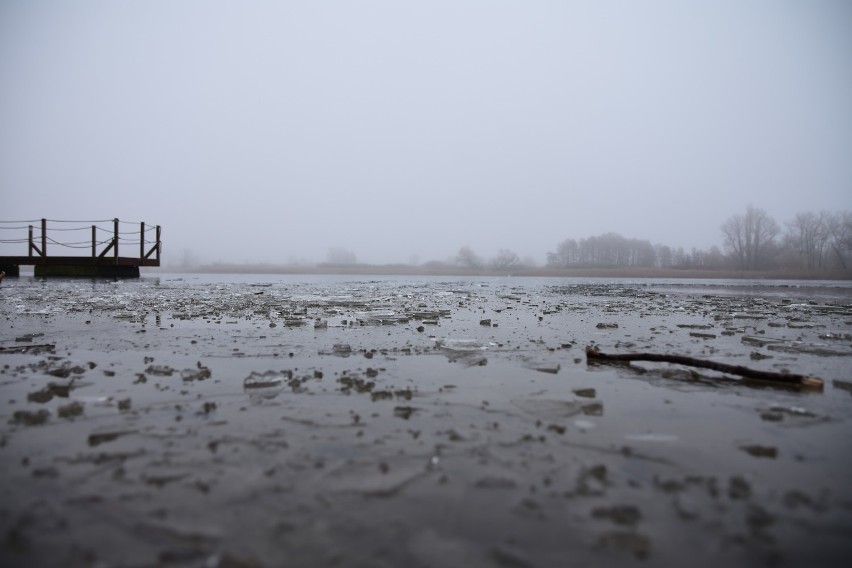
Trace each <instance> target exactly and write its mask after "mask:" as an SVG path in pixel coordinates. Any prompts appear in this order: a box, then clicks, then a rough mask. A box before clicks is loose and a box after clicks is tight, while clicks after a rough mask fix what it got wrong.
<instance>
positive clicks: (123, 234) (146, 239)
mask: <svg viewBox="0 0 852 568" xmlns="http://www.w3.org/2000/svg"><path fill="white" fill-rule="evenodd" d="M72 223H73V224H77V225H81V226H76V227H71V226H60V227H57V226H55V225H56V224H63V225H68V224H72ZM83 223H86V224H87V225H82V224H83ZM99 223H101V224H103V223H110V226H108V227H104V226H100V225H98V224H99ZM121 225H135V227H136V230H119V227H120V226H121ZM0 231H3V232H2V233H0V235H2V237H3V238H2V239H0V245H20V244H24V243H26V244H27V245H28V246H27V252H26V255H19V256H18V258H21V256H26V257H28V258H35V259H38V258H47V257H48V253H47V248H48V245H50V247H51V248H53V247H59V248H62V249H91V256H92V257H93V258H94V257H98V258H103V257H106V256H107V254H108V253H111V254H110V256H112V257H114V258H116V259H117V258H118V257H119V250H121V251H122V252H125V251H134V253H133V254H126V252H125V257H130V258H139V259H140V260H148V259H150V258H151V257H152V256H153V257H154V258H155V259H156V260H157V261H158V262H159V260H160V254H161V251H162V242H161V241H160V231H161V229H160V226H159V225H150V224H147V223H145V222H142V221H140V222H137V223H134V222H132V221H120V220H119V219H101V220H96V221H70V220H62V219H38V220H33V221H26V220H25V221H21V220H13V221H0ZM73 231H90V232H91V239H90V240H80V239H79V238H77V239H73V240H71V239H66V238H62V237H61V236H60V235H65V234H67V233H69V232H73ZM104 247H105V248H104ZM128 247H129V248H128ZM99 249H101V250H100V251H99ZM4 252H5V251H4ZM137 253H138V256H137Z"/></svg>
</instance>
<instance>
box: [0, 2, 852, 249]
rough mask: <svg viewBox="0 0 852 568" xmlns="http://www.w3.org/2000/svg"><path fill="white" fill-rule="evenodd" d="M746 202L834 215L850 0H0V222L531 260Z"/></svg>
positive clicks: (848, 146)
mask: <svg viewBox="0 0 852 568" xmlns="http://www.w3.org/2000/svg"><path fill="white" fill-rule="evenodd" d="M749 203H751V204H753V205H755V206H758V207H762V208H763V209H765V210H766V211H767V212H769V213H770V214H771V215H772V216H774V217H775V218H776V220H778V221H779V222H784V221H786V220H789V219H790V218H791V217H792V216H793V215H794V214H795V213H797V212H801V211H807V210H814V211H819V210H842V209H852V2H849V1H848V0H797V1H790V0H721V1H709V0H708V1H701V0H696V1H681V0H672V1H641V0H625V1H591V0H589V1H582V2H581V1H577V2H572V1H553V2H546V1H540V2H537V1H524V2H521V1H496V0H479V1H474V0H471V1H460V0H448V1H435V0H430V1H428V2H426V1H423V2H413V1H405V2H403V1H398V0H387V1H369V0H364V1H358V2H355V1H352V2H342V1H327V2H319V1H302V2H287V1H254V2H251V1H236V0H235V1H230V2H226V1H210V0H199V1H179V0H168V1H156V0H146V1H141V0H140V1H94V0H75V1H73V2H60V1H56V2H50V1H39V0H0V220H16V219H33V218H40V217H47V218H54V219H102V218H112V217H119V218H121V219H126V220H132V221H140V220H141V221H146V222H149V223H156V224H160V225H162V226H163V231H164V232H163V240H164V244H165V247H166V248H165V252H166V253H167V255H168V254H170V255H171V258H172V259H174V258H175V256H176V255H177V254H179V252H180V251H182V250H184V249H189V250H192V251H193V252H194V253H195V254H196V255H197V256H198V257H200V258H201V259H202V260H206V261H213V260H229V261H237V262H241V261H249V262H255V261H266V262H286V261H288V260H290V259H293V258H297V259H298V258H304V259H307V260H315V261H321V260H324V259H325V257H326V253H327V251H328V250H329V248H331V247H336V246H342V247H346V248H348V249H350V250H352V251H354V252H355V253H356V254H357V255H358V259H359V260H362V261H366V262H408V261H411V260H412V259H414V258H415V255H417V256H416V258H417V259H418V260H419V261H420V262H422V261H426V260H431V259H439V260H440V259H446V258H449V257H452V256H453V255H454V254H455V253H456V251H457V250H458V249H459V247H461V246H462V245H469V246H471V247H472V248H473V249H474V250H475V251H477V252H478V253H480V255H482V256H486V257H488V256H492V255H493V254H495V253H496V251H497V250H498V249H500V248H510V249H513V250H515V251H516V252H518V253H519V254H521V255H522V256H523V255H532V256H533V257H534V258H536V259H537V260H538V261H539V262H543V261H544V255H545V253H546V252H547V251H552V250H555V247H556V244H557V243H558V242H559V241H561V240H563V239H565V238H568V237H573V238H580V237H588V236H591V235H594V234H599V233H602V232H606V231H617V232H620V233H622V234H623V235H624V236H627V237H636V238H642V239H649V240H651V241H652V242H655V243H662V244H669V245H672V246H683V247H685V248H687V249H689V248H690V247H693V246H695V247H700V248H705V247H709V246H711V245H714V244H721V238H720V231H719V226H720V225H721V224H722V222H723V221H724V220H725V219H726V218H728V217H729V216H731V215H732V214H735V213H740V212H742V211H743V210H744V209H745V207H746V205H748V204H749ZM22 254H25V251H22ZM167 259H168V257H167Z"/></svg>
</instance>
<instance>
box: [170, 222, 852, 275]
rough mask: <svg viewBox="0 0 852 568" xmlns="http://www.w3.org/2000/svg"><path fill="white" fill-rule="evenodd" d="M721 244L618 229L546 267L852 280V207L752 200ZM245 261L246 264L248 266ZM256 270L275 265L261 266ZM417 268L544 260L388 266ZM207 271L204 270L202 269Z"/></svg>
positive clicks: (516, 267)
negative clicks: (778, 212) (691, 243)
mask: <svg viewBox="0 0 852 568" xmlns="http://www.w3.org/2000/svg"><path fill="white" fill-rule="evenodd" d="M720 232H721V237H722V238H721V247H720V246H711V247H709V248H707V249H697V248H692V249H691V250H689V251H687V250H684V248H683V247H671V246H668V245H662V244H652V243H651V242H650V241H648V240H643V239H636V238H627V237H624V236H622V235H620V234H618V233H615V232H609V233H604V234H601V235H597V236H592V237H587V238H580V239H574V238H568V239H565V240H563V241H562V242H560V243H558V244H557V245H556V250H555V251H553V252H548V253H547V257H546V258H547V260H546V264H545V268H546V269H549V270H563V269H574V268H579V269H590V268H591V269H595V268H646V269H652V270H653V269H697V270H707V271H742V272H778V273H784V274H787V275H790V276H797V275H801V276H810V277H820V276H824V277H830V278H837V277H840V278H852V212H850V211H836V212H827V211H822V212H819V213H815V212H810V211H808V212H804V213H798V214H796V215H795V217H793V219H791V220H789V221H787V222H785V223H784V224H783V225H781V224H779V223H778V222H777V221H775V219H773V218H772V217H771V216H769V214H767V213H766V211H764V210H763V209H760V208H757V207H754V206H751V205H749V206H748V207H747V208H746V210H745V212H743V213H740V214H736V215H732V216H731V217H729V218H728V219H727V220H726V221H725V222H724V223H722V225H721V226H720ZM200 264H201V263H200V262H199V261H198V259H197V257H195V255H194V254H192V252H191V251H188V250H184V251H183V254H182V256H181V258H180V260H179V261H178V262H177V266H178V267H182V268H199V267H200ZM241 266H242V268H241ZM246 266H247V265H233V264H228V263H218V262H217V263H213V264H212V265H207V268H214V269H215V268H217V267H218V268H227V269H229V270H237V271H239V270H245V269H246ZM253 266H254V268H255V269H259V268H262V269H264V270H266V269H274V267H275V266H274V265H269V264H268V263H260V264H258V265H253ZM283 266H286V267H289V268H291V269H292V268H308V269H310V268H311V267H315V268H319V269H324V270H334V269H335V268H339V269H346V270H350V269H352V268H353V267H357V266H368V265H364V264H360V263H359V262H358V259H357V257H356V255H355V253H354V252H352V251H350V250H349V249H347V248H345V247H334V248H331V249H329V251H328V255H327V258H326V260H325V262H320V263H313V262H310V261H307V260H299V261H295V260H291V262H290V263H289V264H287V265H283ZM383 266H385V267H409V268H410V269H412V270H415V271H416V270H427V271H431V272H440V271H442V270H450V271H458V270H461V271H464V272H474V273H475V272H499V273H511V272H515V273H521V272H523V271H530V270H534V269H536V268H538V267H539V265H538V263H536V261H535V260H534V259H532V258H530V257H524V258H521V257H520V256H519V255H518V254H517V253H515V252H514V251H512V250H510V249H501V250H500V251H498V253H497V254H496V256H494V257H493V258H489V259H486V258H483V257H481V256H480V255H478V254H477V253H476V252H475V251H474V250H473V249H472V248H471V247H469V246H463V247H461V248H460V249H459V250H458V252H457V254H456V255H455V256H454V257H452V258H450V259H447V260H444V261H440V260H432V261H428V262H424V263H419V262H418V261H417V260H416V258H413V259H412V260H411V261H410V263H409V264H392V265H383ZM201 268H202V269H204V267H201Z"/></svg>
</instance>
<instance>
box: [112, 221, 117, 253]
mask: <svg viewBox="0 0 852 568" xmlns="http://www.w3.org/2000/svg"><path fill="white" fill-rule="evenodd" d="M112 233H113V235H112V242H113V248H112V256H113V258H115V259H116V260H118V217H116V218H115V219H113V220H112Z"/></svg>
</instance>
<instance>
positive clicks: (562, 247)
mask: <svg viewBox="0 0 852 568" xmlns="http://www.w3.org/2000/svg"><path fill="white" fill-rule="evenodd" d="M578 262H580V248H579V247H578V246H577V241H575V240H574V239H565V240H564V241H562V242H561V243H559V244H558V245H556V252H549V253H547V266H550V267H552V268H567V267H568V266H571V265H572V264H577V263H578Z"/></svg>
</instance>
